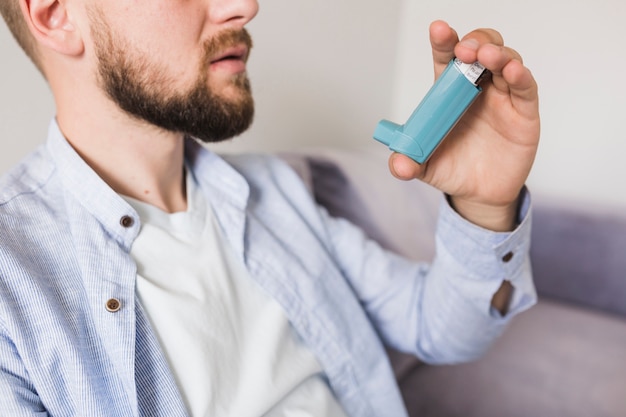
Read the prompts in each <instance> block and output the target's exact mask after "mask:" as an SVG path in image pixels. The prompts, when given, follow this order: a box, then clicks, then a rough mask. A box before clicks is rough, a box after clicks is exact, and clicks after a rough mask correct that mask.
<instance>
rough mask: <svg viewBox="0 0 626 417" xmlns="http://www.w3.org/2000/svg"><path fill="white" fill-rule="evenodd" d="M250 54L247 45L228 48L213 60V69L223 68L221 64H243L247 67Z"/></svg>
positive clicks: (211, 62)
mask: <svg viewBox="0 0 626 417" xmlns="http://www.w3.org/2000/svg"><path fill="white" fill-rule="evenodd" d="M248 52H249V50H248V47H247V46H245V45H237V46H233V47H231V48H228V49H226V50H224V51H222V52H220V53H219V54H217V55H215V56H214V57H213V58H212V59H211V61H210V64H211V67H214V66H221V64H228V63H242V64H244V65H245V63H246V61H247V60H248Z"/></svg>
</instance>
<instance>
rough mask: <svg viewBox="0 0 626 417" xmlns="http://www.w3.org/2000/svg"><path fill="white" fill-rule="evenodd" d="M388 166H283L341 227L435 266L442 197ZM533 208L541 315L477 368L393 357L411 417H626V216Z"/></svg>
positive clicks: (540, 203) (359, 159) (323, 153)
mask: <svg viewBox="0 0 626 417" xmlns="http://www.w3.org/2000/svg"><path fill="white" fill-rule="evenodd" d="M387 156H388V153H387V152H386V151H383V150H381V151H380V152H377V151H374V150H370V151H368V152H355V151H341V150H336V149H335V150H328V149H327V150H308V151H303V152H298V153H289V154H282V155H281V157H283V158H284V159H286V160H287V161H288V162H289V163H290V164H291V165H292V167H294V169H295V170H296V171H297V172H299V174H300V175H301V176H302V177H303V178H304V180H305V182H306V183H307V184H308V185H309V187H310V189H311V192H312V193H313V194H314V195H315V198H316V199H317V200H318V201H319V202H320V203H321V204H322V205H324V206H326V207H327V208H328V210H329V211H330V212H331V213H332V214H333V215H336V216H341V217H345V218H348V219H350V220H351V221H353V222H354V223H356V224H358V225H360V226H361V227H362V228H363V229H364V230H365V231H366V232H367V233H368V234H369V235H370V236H371V237H372V238H374V239H376V240H378V241H379V242H380V243H381V244H382V245H383V246H386V247H388V248H391V249H394V250H396V251H397V252H400V253H402V254H404V255H406V256H408V257H411V258H414V259H417V260H426V261H427V260H429V259H431V258H432V256H433V232H434V225H435V220H436V216H437V206H438V203H439V199H440V194H439V193H438V192H437V191H435V190H433V189H431V188H430V187H428V186H425V185H424V184H421V183H419V182H418V181H411V182H402V181H398V180H396V179H394V178H392V177H391V176H390V174H389V172H388V169H387ZM531 192H532V190H531ZM533 204H534V210H533V241H532V252H531V258H532V263H533V270H534V275H535V282H536V285H537V289H538V292H539V296H540V299H539V302H538V304H537V305H536V306H535V307H533V308H532V309H531V310H529V311H528V312H525V313H523V314H521V315H520V316H518V317H516V318H515V319H514V320H513V321H512V323H511V326H510V327H509V328H508V329H507V331H506V332H505V334H504V336H503V337H502V338H501V339H499V340H498V341H497V342H496V344H495V345H494V346H493V347H492V348H491V349H490V351H489V352H488V353H487V355H486V356H485V357H483V358H482V359H480V360H478V361H476V362H473V363H468V364H462V365H452V366H429V365H425V364H422V363H420V362H419V361H418V360H417V359H415V358H413V357H410V356H407V355H403V354H400V353H398V352H390V356H391V359H392V363H393V366H394V369H395V372H396V376H397V379H398V382H399V384H400V387H401V390H402V394H403V396H404V399H405V402H406V404H407V408H408V409H409V411H410V414H411V416H421V417H430V416H433V417H456V416H463V417H472V416H481V417H491V416H493V417H496V416H497V417H515V416H520V417H521V416H524V417H533V416H537V417H552V416H559V417H560V416H569V417H577V416H580V417H604V416H606V417H609V416H610V417H618V416H621V417H624V416H626V317H625V316H626V215H625V214H623V213H620V212H618V211H616V210H608V209H606V208H602V207H592V206H589V205H585V204H573V203H568V202H558V201H555V200H553V199H552V198H549V197H546V196H539V195H533Z"/></svg>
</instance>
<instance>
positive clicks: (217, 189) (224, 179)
mask: <svg viewBox="0 0 626 417" xmlns="http://www.w3.org/2000/svg"><path fill="white" fill-rule="evenodd" d="M46 147H47V149H48V151H49V152H50V155H51V156H52V159H53V160H54V162H55V165H56V167H57V169H58V173H59V175H60V178H61V181H62V182H63V185H64V187H65V189H66V190H67V192H68V193H69V195H71V196H72V197H73V198H74V199H75V200H76V201H78V202H79V203H80V205H82V206H83V207H84V208H85V209H86V210H87V211H88V212H89V213H90V214H91V215H92V216H94V217H95V218H96V219H97V221H98V222H99V223H100V224H102V226H103V227H104V228H105V229H106V230H107V231H108V232H109V233H110V234H111V235H112V236H113V237H114V238H115V239H116V240H117V241H118V242H119V243H120V244H121V245H122V246H124V247H125V248H126V249H127V250H130V247H131V246H132V242H133V241H134V239H135V238H136V237H137V234H138V233H139V228H140V227H141V224H140V219H139V215H138V214H137V212H136V211H135V209H134V208H133V207H132V206H131V205H130V204H128V202H127V201H126V200H125V199H124V198H123V197H121V196H120V195H119V194H117V193H116V192H115V191H114V190H113V189H112V188H111V187H109V185H108V184H107V183H106V182H104V180H102V178H100V177H99V176H98V174H96V172H95V171H94V170H93V169H91V167H90V166H89V165H88V164H87V163H86V162H85V161H84V160H83V159H82V158H81V157H80V155H78V153H77V152H76V150H75V149H74V148H73V147H72V146H71V145H70V143H69V142H68V141H67V139H66V138H65V137H64V136H63V133H62V132H61V130H60V128H59V125H58V123H57V121H56V119H53V120H52V122H51V123H50V127H49V130H48V140H47V143H46ZM185 158H186V160H187V166H188V168H189V169H190V170H191V173H192V175H193V176H194V178H195V180H196V182H197V184H198V185H199V187H200V189H201V190H202V192H203V194H204V195H205V196H206V197H207V198H208V200H209V202H210V204H211V205H212V208H213V210H214V212H215V215H216V218H217V219H218V222H219V223H220V225H221V227H222V230H223V231H224V233H225V235H226V237H227V238H228V239H229V240H230V241H231V243H232V244H233V245H234V246H235V247H236V249H237V252H239V253H242V252H243V233H244V228H245V216H244V212H245V208H246V205H247V201H248V196H249V192H250V190H249V186H248V183H247V181H246V180H245V179H244V178H243V177H242V176H241V175H240V174H239V173H238V172H236V171H235V169H234V168H233V167H231V166H230V165H229V164H228V163H226V161H224V160H223V159H222V158H220V157H219V156H218V155H216V154H215V153H213V152H210V151H208V150H207V149H206V148H204V147H203V146H201V145H200V144H198V143H197V142H196V141H195V140H194V139H191V138H186V139H185ZM129 218H130V219H131V220H130V221H129Z"/></svg>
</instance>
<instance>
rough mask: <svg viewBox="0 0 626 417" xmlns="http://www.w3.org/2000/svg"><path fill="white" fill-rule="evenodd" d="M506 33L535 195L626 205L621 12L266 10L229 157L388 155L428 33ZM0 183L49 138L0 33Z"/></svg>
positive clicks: (350, 6)
mask: <svg viewBox="0 0 626 417" xmlns="http://www.w3.org/2000/svg"><path fill="white" fill-rule="evenodd" d="M438 18H442V19H445V20H447V21H448V22H449V23H450V24H451V25H453V26H454V27H455V28H457V30H458V31H459V33H465V32H466V31H468V30H471V29H472V28H474V27H480V26H489V27H495V28H497V29H499V30H500V31H501V32H502V33H503V35H504V37H505V39H506V40H507V42H508V43H509V44H510V45H511V46H514V47H515V48H516V49H518V50H519V51H520V52H521V53H522V54H523V56H524V58H525V61H526V63H527V64H528V65H529V66H530V67H531V68H532V70H533V73H534V74H535V76H536V78H537V79H538V81H539V84H540V94H541V113H542V118H543V131H542V142H541V146H540V149H539V154H538V157H537V161H536V164H535V167H534V170H533V173H532V174H531V178H530V180H529V183H530V185H531V187H532V188H533V189H534V190H535V191H536V192H538V193H544V194H551V195H555V196H558V197H567V198H572V199H574V200H579V201H580V200H583V201H589V202H601V203H604V204H610V205H626V193H624V192H622V187H621V182H622V180H623V179H624V178H626V163H625V162H623V159H624V157H625V156H626V140H624V139H623V138H622V137H623V135H622V130H623V129H622V119H624V117H625V116H624V113H625V111H624V110H626V105H625V104H624V99H623V97H626V76H625V75H624V74H623V73H624V68H626V54H625V53H624V52H623V50H624V47H623V43H622V42H623V39H625V38H626V26H624V24H623V21H624V20H625V19H626V3H624V2H623V1H622V0H593V1H592V0H585V1H579V2H571V1H567V2H566V1H565V0H550V1H546V0H543V1H539V0H527V1H525V2H513V1H511V0H474V1H472V2H468V1H461V0H437V1H430V2H427V1H420V0H388V1H386V2H385V3H384V5H383V3H382V2H374V1H363V0H361V1H359V0H343V1H334V0H318V1H315V2H294V1H292V0H273V1H271V2H269V1H267V2H265V1H263V0H261V13H260V15H259V16H258V17H257V19H256V20H255V21H254V22H253V23H252V24H251V26H250V29H251V32H252V34H253V36H254V38H255V43H256V46H255V50H254V52H253V56H252V60H251V63H250V73H251V78H252V81H253V88H254V90H255V96H256V100H257V109H258V110H257V118H256V121H255V124H254V126H253V128H252V129H251V131H250V132H248V133H246V134H244V135H243V137H241V138H237V139H236V140H235V141H234V142H233V143H232V144H228V145H226V146H220V147H218V149H220V150H225V151H239V150H245V149H252V150H256V149H266V150H278V149H293V148H303V147H317V146H339V147H343V148H353V149H368V150H371V149H375V151H384V150H381V149H380V147H382V145H379V144H377V143H375V142H374V141H373V140H372V139H371V134H372V131H373V128H374V127H375V125H376V123H377V122H378V120H379V119H380V118H391V119H394V120H396V121H398V122H403V121H404V120H403V119H405V118H406V117H407V116H408V115H409V114H410V112H411V111H412V110H413V107H414V106H415V105H416V104H417V102H418V101H419V99H420V98H421V97H422V95H423V94H424V93H425V92H426V91H427V89H428V87H429V86H430V84H431V83H432V69H431V65H430V51H429V49H428V34H427V29H428V24H429V23H430V21H432V20H434V19H438ZM0 56H2V59H0V137H1V138H2V141H3V142H2V144H1V145H0V149H1V150H0V173H1V172H4V171H6V170H7V169H8V168H9V167H10V166H12V165H13V164H15V163H16V162H17V160H18V159H19V158H21V157H22V156H23V155H24V154H25V153H26V152H27V151H28V150H30V149H32V148H33V147H34V146H35V145H36V144H38V143H40V142H42V141H43V139H44V135H45V131H46V128H47V123H48V120H49V118H50V116H51V115H52V114H53V106H52V101H51V98H50V96H49V93H48V91H47V88H46V87H45V84H44V83H43V82H42V81H41V78H40V77H39V76H38V75H37V74H36V72H35V70H34V69H32V66H31V65H30V64H29V63H28V62H27V60H26V58H25V57H23V54H22V53H21V51H19V50H18V48H17V47H16V46H15V45H14V43H13V41H12V39H10V36H9V34H8V31H7V30H6V28H5V27H4V25H3V24H0Z"/></svg>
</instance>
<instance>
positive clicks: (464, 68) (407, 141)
mask: <svg viewBox="0 0 626 417" xmlns="http://www.w3.org/2000/svg"><path fill="white" fill-rule="evenodd" d="M487 72H488V71H487V69H485V67H483V66H482V65H480V64H479V63H478V62H475V63H473V64H465V63H464V62H462V61H460V60H459V59H456V58H455V59H453V60H452V61H450V63H449V64H448V66H447V67H446V69H445V71H444V72H443V73H442V74H441V76H440V77H439V78H438V79H437V81H436V82H435V84H434V85H433V86H432V87H431V89H430V91H428V94H426V96H425V97H424V99H423V100H422V102H421V103H420V104H419V106H417V108H416V109H415V111H413V114H412V115H411V117H409V120H408V121H407V122H406V123H405V124H404V125H398V124H395V123H393V122H390V121H388V120H382V121H381V122H380V123H378V126H377V127H376V131H375V132H374V139H376V140H377V141H379V142H382V143H384V144H385V145H387V146H388V147H389V149H391V150H392V151H395V152H400V153H403V154H405V155H406V156H408V157H410V158H411V159H413V160H414V161H415V162H417V163H419V164H423V163H424V162H426V160H427V159H428V158H429V157H430V155H431V154H432V153H433V152H434V151H435V149H436V148H437V146H439V144H440V143H441V141H442V140H443V139H444V138H445V137H446V135H447V134H448V133H449V132H450V131H451V130H452V128H453V127H454V125H455V124H456V123H457V122H458V121H459V119H460V118H461V116H463V113H465V111H466V110H467V109H468V107H469V106H470V105H471V104H472V103H473V102H474V100H475V99H476V97H478V95H479V94H480V92H481V91H482V88H481V87H480V86H479V83H480V81H481V79H482V78H483V77H484V76H485V75H486V74H487Z"/></svg>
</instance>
